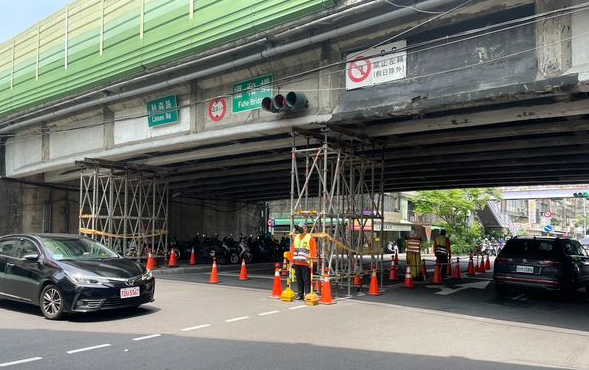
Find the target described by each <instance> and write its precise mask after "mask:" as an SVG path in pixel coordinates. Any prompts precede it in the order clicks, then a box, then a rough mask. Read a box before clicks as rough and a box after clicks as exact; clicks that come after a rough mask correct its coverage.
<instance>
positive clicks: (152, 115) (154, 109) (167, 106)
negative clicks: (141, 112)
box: [147, 95, 178, 127]
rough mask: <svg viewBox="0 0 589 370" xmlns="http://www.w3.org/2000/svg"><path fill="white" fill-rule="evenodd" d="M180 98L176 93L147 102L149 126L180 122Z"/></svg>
mask: <svg viewBox="0 0 589 370" xmlns="http://www.w3.org/2000/svg"><path fill="white" fill-rule="evenodd" d="M174 108H178V99H177V98H176V95H170V96H165V97H163V98H159V99H156V100H152V101H148V102H147V123H148V124H149V127H155V126H160V125H167V124H170V123H176V122H178V109H174Z"/></svg>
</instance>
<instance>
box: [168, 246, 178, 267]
mask: <svg viewBox="0 0 589 370" xmlns="http://www.w3.org/2000/svg"><path fill="white" fill-rule="evenodd" d="M174 251H175V250H174V248H172V250H171V251H170V261H168V267H176V266H177V265H178V258H176V253H174Z"/></svg>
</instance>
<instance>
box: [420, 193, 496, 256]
mask: <svg viewBox="0 0 589 370" xmlns="http://www.w3.org/2000/svg"><path fill="white" fill-rule="evenodd" d="M491 199H500V193H499V192H498V191H497V190H496V189H491V188H485V189H451V190H428V191H420V192H417V194H416V195H415V196H413V197H412V198H411V202H413V204H414V205H415V213H417V214H419V215H426V214H429V215H436V216H438V217H439V218H440V219H442V220H443V227H444V228H445V229H446V230H447V231H448V234H449V235H450V238H451V240H452V250H453V252H454V253H464V252H467V251H470V250H471V249H474V246H475V244H476V243H478V241H479V240H480V239H481V238H482V236H483V232H484V229H483V226H482V225H481V224H480V223H479V222H475V223H474V224H473V225H471V226H468V224H467V221H468V218H469V216H470V215H471V214H472V213H475V212H476V211H479V210H481V209H483V208H484V207H485V205H486V204H487V202H488V201H489V200H491Z"/></svg>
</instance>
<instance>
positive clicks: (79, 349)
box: [65, 344, 110, 355]
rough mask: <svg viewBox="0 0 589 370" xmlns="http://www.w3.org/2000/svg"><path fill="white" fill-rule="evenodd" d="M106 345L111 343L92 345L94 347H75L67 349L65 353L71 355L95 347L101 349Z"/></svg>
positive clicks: (108, 345)
mask: <svg viewBox="0 0 589 370" xmlns="http://www.w3.org/2000/svg"><path fill="white" fill-rule="evenodd" d="M104 347H110V344H99V345H97V346H92V347H86V348H78V349H73V350H71V351H66V352H65V353H67V354H68V355H71V354H74V353H78V352H86V351H92V350H93V349H99V348H104Z"/></svg>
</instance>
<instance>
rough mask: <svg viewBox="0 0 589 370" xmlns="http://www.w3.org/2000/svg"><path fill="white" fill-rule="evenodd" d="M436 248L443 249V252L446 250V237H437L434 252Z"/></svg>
mask: <svg viewBox="0 0 589 370" xmlns="http://www.w3.org/2000/svg"><path fill="white" fill-rule="evenodd" d="M438 248H443V249H444V251H445V250H446V237H445V236H443V235H439V236H438V237H437V238H436V241H435V243H434V251H436V250H437V249H438Z"/></svg>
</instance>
